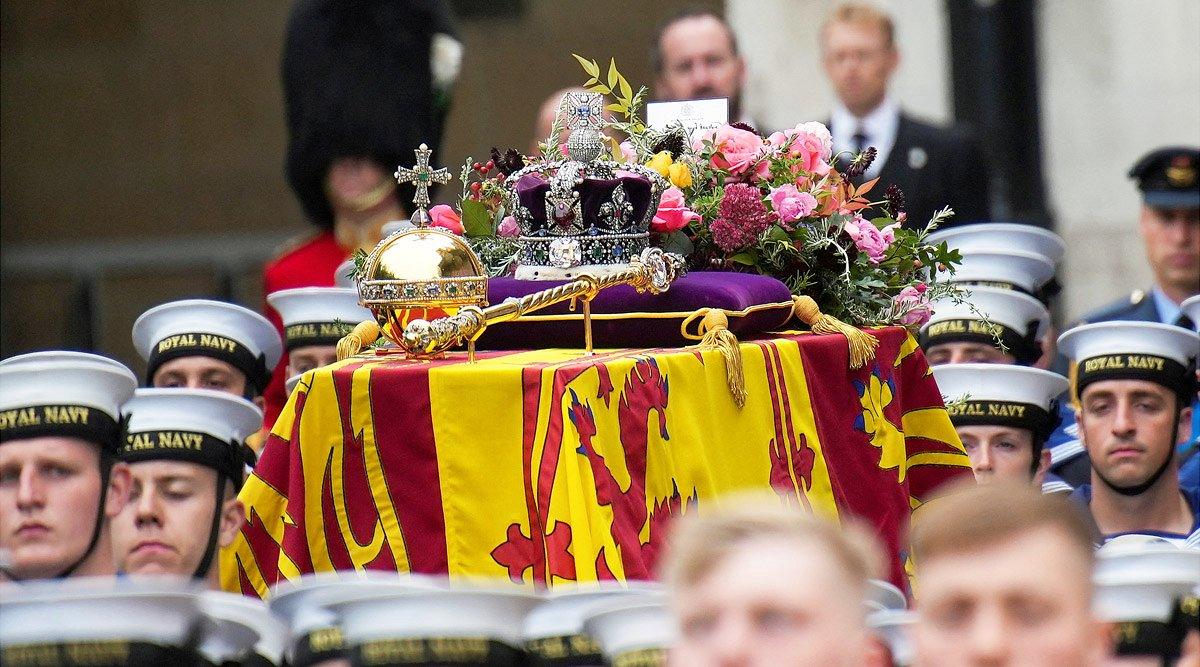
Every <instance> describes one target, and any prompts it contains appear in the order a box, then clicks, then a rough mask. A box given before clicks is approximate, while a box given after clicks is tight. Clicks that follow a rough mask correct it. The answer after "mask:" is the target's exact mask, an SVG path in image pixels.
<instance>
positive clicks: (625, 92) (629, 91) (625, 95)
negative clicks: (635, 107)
mask: <svg viewBox="0 0 1200 667" xmlns="http://www.w3.org/2000/svg"><path fill="white" fill-rule="evenodd" d="M617 84H618V85H619V86H620V87H621V99H623V100H625V101H627V102H628V101H632V100H633V87H632V86H630V85H629V82H628V81H626V80H625V77H623V76H620V75H618V76H617Z"/></svg>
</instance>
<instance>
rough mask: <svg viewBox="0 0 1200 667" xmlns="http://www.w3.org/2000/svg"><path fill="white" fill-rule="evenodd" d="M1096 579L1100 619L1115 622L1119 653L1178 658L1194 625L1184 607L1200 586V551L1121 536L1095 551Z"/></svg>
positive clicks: (1153, 540) (1096, 606) (1192, 612)
mask: <svg viewBox="0 0 1200 667" xmlns="http://www.w3.org/2000/svg"><path fill="white" fill-rule="evenodd" d="M1131 537H1132V536H1131ZM1093 579H1094V581H1095V584H1096V596H1095V603H1094V607H1095V611H1096V616H1097V617H1098V618H1099V619H1100V620H1103V621H1108V622H1112V623H1116V624H1117V628H1116V640H1117V655H1165V656H1169V657H1174V656H1176V655H1178V652H1179V649H1180V646H1181V645H1182V644H1183V640H1184V636H1185V634H1186V633H1187V631H1188V628H1189V627H1194V625H1189V623H1191V620H1190V619H1191V618H1192V617H1193V616H1194V614H1195V611H1194V610H1186V609H1185V607H1186V606H1187V605H1189V604H1195V602H1194V600H1195V598H1194V596H1195V591H1196V587H1197V586H1200V551H1198V550H1196V549H1191V548H1186V547H1179V546H1176V545H1174V544H1171V543H1169V542H1166V541H1164V540H1156V539H1153V538H1151V539H1124V538H1118V539H1117V540H1113V541H1111V542H1109V543H1107V544H1105V545H1104V547H1102V548H1101V549H1100V550H1099V551H1098V552H1097V553H1096V571H1095V574H1094V576H1093ZM1189 611H1190V614H1189V613H1187V612H1189Z"/></svg>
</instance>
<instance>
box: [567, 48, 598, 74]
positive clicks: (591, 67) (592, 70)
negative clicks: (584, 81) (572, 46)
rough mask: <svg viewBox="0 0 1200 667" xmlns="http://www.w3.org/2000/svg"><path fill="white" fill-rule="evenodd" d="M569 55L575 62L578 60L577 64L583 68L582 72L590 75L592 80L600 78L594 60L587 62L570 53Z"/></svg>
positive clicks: (581, 57) (579, 56)
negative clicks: (573, 57)
mask: <svg viewBox="0 0 1200 667" xmlns="http://www.w3.org/2000/svg"><path fill="white" fill-rule="evenodd" d="M571 55H573V56H575V60H578V61H579V64H580V65H582V66H583V71H585V72H587V73H588V74H590V75H592V78H594V79H599V78H600V66H599V65H597V64H596V61H595V60H588V59H586V58H584V57H583V56H581V55H579V54H576V53H572V54H571Z"/></svg>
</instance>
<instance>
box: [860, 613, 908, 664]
mask: <svg viewBox="0 0 1200 667" xmlns="http://www.w3.org/2000/svg"><path fill="white" fill-rule="evenodd" d="M916 623H917V615H916V613H915V612H912V611H908V610H905V609H884V610H881V611H877V612H874V613H871V614H869V615H867V627H868V628H870V630H871V632H873V633H875V635H876V636H877V637H879V638H880V639H881V640H883V643H884V644H886V645H887V647H888V652H889V653H890V654H891V658H892V659H891V662H890V663H889V664H891V665H895V666H896V667H908V666H909V665H911V664H913V662H914V661H915V660H916V657H917V656H916V650H915V649H914V648H913V640H912V632H913V626H914V625H916Z"/></svg>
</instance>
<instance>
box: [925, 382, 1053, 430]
mask: <svg viewBox="0 0 1200 667" xmlns="http://www.w3.org/2000/svg"><path fill="white" fill-rule="evenodd" d="M933 379H934V381H935V382H937V386H938V389H940V390H941V392H942V397H943V398H944V399H945V400H946V411H947V412H949V413H950V421H951V422H953V423H954V425H955V426H971V425H978V424H982V425H988V426H1013V427H1016V428H1026V429H1029V430H1030V431H1032V432H1033V434H1034V437H1035V438H1037V439H1038V441H1039V442H1045V439H1046V438H1047V437H1049V435H1050V434H1051V433H1052V432H1053V431H1054V428H1055V427H1057V425H1058V422H1059V415H1058V404H1057V403H1056V401H1055V399H1056V398H1058V396H1060V395H1061V394H1062V393H1063V392H1064V391H1066V390H1067V386H1068V384H1069V383H1068V382H1067V379H1066V378H1064V377H1063V376H1061V375H1059V374H1057V373H1051V372H1050V371H1044V370H1042V369H1040V368H1029V367H1027V366H1012V365H1006V364H946V365H942V366H935V367H934V368H933Z"/></svg>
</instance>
